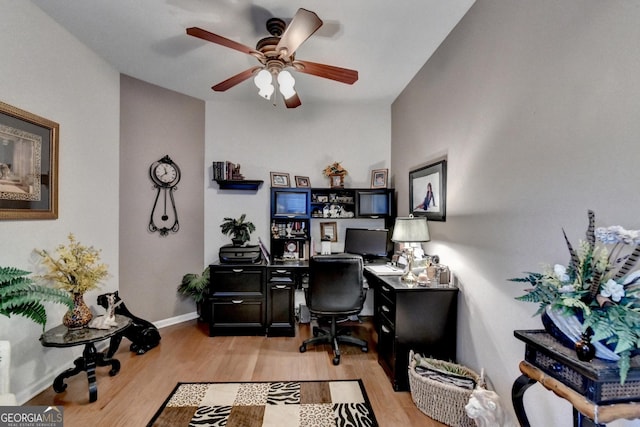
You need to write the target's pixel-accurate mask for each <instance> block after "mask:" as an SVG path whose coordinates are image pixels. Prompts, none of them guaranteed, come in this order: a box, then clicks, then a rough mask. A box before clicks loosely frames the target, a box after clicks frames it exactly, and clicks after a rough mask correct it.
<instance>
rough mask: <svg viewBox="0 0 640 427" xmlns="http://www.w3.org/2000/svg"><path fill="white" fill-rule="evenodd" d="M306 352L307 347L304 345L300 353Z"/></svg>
mask: <svg viewBox="0 0 640 427" xmlns="http://www.w3.org/2000/svg"><path fill="white" fill-rule="evenodd" d="M305 351H307V346H306V345H304V344H303V345H301V346H300V353H304V352H305Z"/></svg>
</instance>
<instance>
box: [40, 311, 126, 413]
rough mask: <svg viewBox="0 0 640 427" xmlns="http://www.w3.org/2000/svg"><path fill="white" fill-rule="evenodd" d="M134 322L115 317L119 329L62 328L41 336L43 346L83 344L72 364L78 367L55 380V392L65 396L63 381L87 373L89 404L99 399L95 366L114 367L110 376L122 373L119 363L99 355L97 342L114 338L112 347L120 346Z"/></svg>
mask: <svg viewBox="0 0 640 427" xmlns="http://www.w3.org/2000/svg"><path fill="white" fill-rule="evenodd" d="M131 322H132V321H131V319H130V318H128V317H126V316H122V315H119V314H116V326H114V327H112V328H109V329H93V328H83V329H78V330H69V329H67V327H66V326H64V325H59V326H56V327H55V328H52V329H49V330H48V331H46V332H45V333H44V334H42V336H41V337H40V343H41V344H42V345H43V346H44V347H74V346H77V345H83V344H84V351H83V352H82V356H81V357H78V358H77V359H76V360H74V362H73V364H74V365H75V366H74V367H73V368H70V369H67V370H66V371H64V372H62V373H61V374H60V375H58V376H57V377H56V378H55V380H54V381H53V390H54V391H55V392H56V393H62V392H63V391H64V390H65V389H66V388H67V385H66V384H65V383H64V380H65V379H66V378H69V377H72V376H74V375H76V374H79V373H80V372H83V371H84V372H86V373H87V380H88V382H89V402H95V401H96V400H97V399H98V386H97V384H96V366H111V370H110V371H109V375H111V376H114V375H116V374H117V373H118V372H119V371H120V361H118V360H116V359H112V358H109V357H108V356H106V353H102V352H98V351H97V350H96V346H95V343H96V342H98V341H102V340H106V339H107V338H113V339H112V343H111V346H113V345H116V347H117V345H118V344H120V340H121V339H122V334H121V332H122V331H124V330H125V329H126V328H128V327H129V325H131ZM114 340H117V343H114V342H113V341H114Z"/></svg>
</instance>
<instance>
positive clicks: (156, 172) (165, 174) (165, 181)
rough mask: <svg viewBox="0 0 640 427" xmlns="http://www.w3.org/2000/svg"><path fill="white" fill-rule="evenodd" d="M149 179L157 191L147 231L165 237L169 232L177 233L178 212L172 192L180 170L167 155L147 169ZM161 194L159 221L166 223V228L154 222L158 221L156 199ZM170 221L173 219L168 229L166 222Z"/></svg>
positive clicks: (176, 183) (174, 189)
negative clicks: (168, 208)
mask: <svg viewBox="0 0 640 427" xmlns="http://www.w3.org/2000/svg"><path fill="white" fill-rule="evenodd" d="M149 177H150V178H151V181H153V186H154V188H155V189H156V190H157V193H156V199H155V201H154V202H153V208H152V209H151V217H150V218H149V231H151V232H152V233H153V232H156V231H158V232H160V235H161V236H167V235H168V234H169V232H170V231H173V232H174V233H176V232H178V230H179V229H180V224H179V223H178V210H177V209H176V202H175V200H174V198H173V192H174V191H176V190H177V189H178V187H177V185H178V182H180V168H179V167H178V165H177V164H175V163H174V162H173V160H171V158H170V157H169V156H168V155H167V156H164V157H163V158H161V159H160V160H157V161H155V162H153V163H152V164H151V167H149ZM161 192H162V193H163V211H162V215H160V218H159V219H160V220H161V221H162V223H167V226H163V227H158V226H157V225H156V222H155V221H156V220H157V219H158V214H157V213H156V208H157V207H158V199H159V198H160V193H161ZM167 193H168V195H169V197H168V199H169V201H170V202H171V210H170V211H167ZM169 214H171V215H169ZM170 219H173V225H171V226H170V227H169V226H168V225H169V222H168V221H169V220H170Z"/></svg>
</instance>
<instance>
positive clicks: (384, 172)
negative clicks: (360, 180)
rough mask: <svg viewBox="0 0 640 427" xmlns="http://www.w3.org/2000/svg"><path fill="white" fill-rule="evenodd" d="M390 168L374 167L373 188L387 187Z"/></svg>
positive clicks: (372, 174) (372, 175) (372, 172)
mask: <svg viewBox="0 0 640 427" xmlns="http://www.w3.org/2000/svg"><path fill="white" fill-rule="evenodd" d="M388 176H389V169H374V170H372V171H371V188H387V177H388Z"/></svg>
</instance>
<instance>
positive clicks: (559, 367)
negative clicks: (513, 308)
mask: <svg viewBox="0 0 640 427" xmlns="http://www.w3.org/2000/svg"><path fill="white" fill-rule="evenodd" d="M514 335H515V337H516V338H518V339H519V340H521V341H524V342H525V344H526V349H525V360H523V361H522V362H520V371H521V372H522V375H521V376H520V377H518V378H517V379H516V381H515V382H514V383H513V387H512V389H511V399H512V401H513V407H514V409H515V411H516V416H517V417H518V421H519V422H520V425H521V426H525V427H528V426H529V420H528V419H527V415H526V413H525V409H524V405H523V402H522V398H523V396H524V392H525V391H526V390H527V389H528V388H529V387H531V386H532V385H533V384H535V383H536V382H539V383H540V384H542V385H543V386H544V387H545V388H547V389H549V390H551V391H553V392H554V393H555V394H556V395H558V396H559V397H562V398H563V399H565V400H567V401H569V402H570V403H571V404H572V405H573V416H574V423H573V424H574V426H579V427H581V426H585V427H586V426H590V427H591V426H604V425H605V424H604V423H608V422H610V421H614V420H617V419H623V418H625V419H637V418H640V405H638V403H640V357H639V356H636V357H634V358H632V359H631V369H630V370H629V374H628V376H627V380H626V381H625V383H624V384H622V385H621V384H620V377H619V370H618V366H617V364H616V362H609V361H605V360H600V359H593V360H592V361H591V362H582V361H580V360H578V358H577V356H576V352H575V351H574V350H573V349H569V348H567V347H565V346H564V345H562V344H560V343H559V342H558V341H557V340H555V339H554V338H553V337H551V336H550V335H549V334H547V333H546V332H545V331H543V330H532V331H514ZM631 402H635V403H631Z"/></svg>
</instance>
